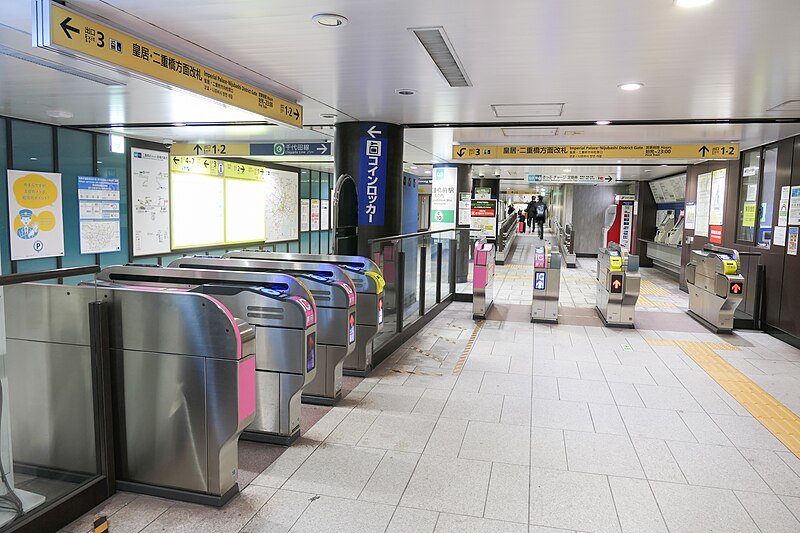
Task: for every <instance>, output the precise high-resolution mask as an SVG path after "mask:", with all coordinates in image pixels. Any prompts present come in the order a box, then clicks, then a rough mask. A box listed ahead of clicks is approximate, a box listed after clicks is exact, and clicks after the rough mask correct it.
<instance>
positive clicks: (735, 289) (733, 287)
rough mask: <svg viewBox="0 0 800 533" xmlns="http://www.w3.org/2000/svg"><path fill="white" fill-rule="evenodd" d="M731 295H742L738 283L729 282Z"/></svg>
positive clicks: (740, 286)
mask: <svg viewBox="0 0 800 533" xmlns="http://www.w3.org/2000/svg"><path fill="white" fill-rule="evenodd" d="M731 294H742V284H741V283H739V282H738V281H734V282H731Z"/></svg>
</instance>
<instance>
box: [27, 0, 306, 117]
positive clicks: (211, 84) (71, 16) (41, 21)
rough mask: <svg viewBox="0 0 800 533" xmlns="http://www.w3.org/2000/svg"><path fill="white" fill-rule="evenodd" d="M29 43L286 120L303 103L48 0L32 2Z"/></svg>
mask: <svg viewBox="0 0 800 533" xmlns="http://www.w3.org/2000/svg"><path fill="white" fill-rule="evenodd" d="M33 45H34V46H37V47H40V48H50V49H55V50H58V51H67V52H72V53H75V54H76V55H79V56H85V57H90V58H93V59H97V60H100V61H102V62H104V63H107V64H109V65H111V66H112V67H119V68H120V69H122V70H124V71H127V72H129V73H135V74H139V75H143V76H146V77H149V78H152V79H155V80H158V81H160V82H163V83H166V84H168V85H171V86H174V87H180V88H182V89H185V90H187V91H190V92H193V93H195V94H199V95H201V96H205V97H208V98H211V99H213V100H216V101H218V102H222V103H225V104H228V105H231V106H233V107H238V108H240V109H244V110H247V111H251V112H253V113H257V114H259V115H262V116H265V117H268V118H270V119H273V120H275V121H277V122H282V123H284V124H288V125H290V126H297V127H301V126H302V125H303V108H302V106H299V105H297V104H296V103H294V102H290V101H288V100H284V99H283V98H279V97H277V96H275V95H273V94H269V93H267V92H265V91H263V90H261V89H258V88H257V87H253V86H252V85H249V84H247V83H244V82H242V81H239V80H237V79H236V78H233V77H230V76H227V75H225V74H222V73H220V72H217V71H215V70H212V69H210V68H207V67H205V66H203V65H201V64H200V63H197V62H195V61H191V60H189V59H186V58H185V57H182V56H179V55H177V54H175V53H173V52H170V51H167V50H164V49H163V48H159V47H157V46H154V45H152V44H150V43H149V42H147V41H144V40H142V39H139V38H136V37H133V36H132V35H128V34H127V33H123V32H121V31H119V30H116V29H114V28H112V27H110V26H106V25H104V24H101V23H99V22H97V21H94V20H92V19H89V18H86V17H84V16H82V15H80V14H78V13H76V12H75V11H71V10H69V9H65V8H64V7H62V6H60V5H58V4H55V3H52V2H50V1H49V0H48V1H44V0H36V1H35V3H34V21H33Z"/></svg>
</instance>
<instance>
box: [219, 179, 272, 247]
mask: <svg viewBox="0 0 800 533" xmlns="http://www.w3.org/2000/svg"><path fill="white" fill-rule="evenodd" d="M266 207H267V204H266V202H265V201H264V180H263V178H255V179H236V178H226V179H225V243H226V244H236V243H244V242H254V241H264V240H265V238H266V224H265V223H264V221H265V220H266V218H265V217H266Z"/></svg>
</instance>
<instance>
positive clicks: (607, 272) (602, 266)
mask: <svg viewBox="0 0 800 533" xmlns="http://www.w3.org/2000/svg"><path fill="white" fill-rule="evenodd" d="M640 291H641V276H640V274H639V257H638V256H635V255H629V254H628V253H627V251H626V249H625V248H624V247H621V246H620V245H619V244H617V243H609V245H608V247H607V248H600V250H599V253H598V255H597V296H596V309H597V313H598V315H599V316H600V319H601V320H602V321H603V323H604V324H605V325H606V326H611V327H628V328H633V327H634V320H635V316H636V302H637V301H638V299H639V293H640Z"/></svg>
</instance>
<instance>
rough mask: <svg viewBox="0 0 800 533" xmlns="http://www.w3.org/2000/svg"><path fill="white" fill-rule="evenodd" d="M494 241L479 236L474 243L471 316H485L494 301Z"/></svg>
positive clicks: (481, 317) (495, 250)
mask: <svg viewBox="0 0 800 533" xmlns="http://www.w3.org/2000/svg"><path fill="white" fill-rule="evenodd" d="M496 253H497V248H496V246H495V243H493V242H488V241H487V240H486V237H481V238H480V239H479V240H478V241H477V242H476V243H475V252H474V255H473V271H472V318H473V319H476V318H480V319H483V318H486V313H488V312H489V308H491V307H492V304H493V303H494V267H495V255H496Z"/></svg>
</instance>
